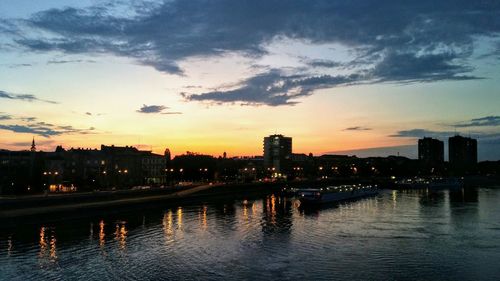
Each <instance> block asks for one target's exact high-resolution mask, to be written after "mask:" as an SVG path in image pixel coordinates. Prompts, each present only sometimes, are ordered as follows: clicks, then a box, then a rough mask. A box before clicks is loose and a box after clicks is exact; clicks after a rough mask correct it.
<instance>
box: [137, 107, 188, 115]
mask: <svg viewBox="0 0 500 281" xmlns="http://www.w3.org/2000/svg"><path fill="white" fill-rule="evenodd" d="M167 109H169V107H167V106H164V105H145V104H144V105H142V107H141V108H140V109H138V110H137V112H139V113H146V114H150V113H157V114H158V113H159V114H165V115H175V114H182V112H178V111H165V110H167Z"/></svg>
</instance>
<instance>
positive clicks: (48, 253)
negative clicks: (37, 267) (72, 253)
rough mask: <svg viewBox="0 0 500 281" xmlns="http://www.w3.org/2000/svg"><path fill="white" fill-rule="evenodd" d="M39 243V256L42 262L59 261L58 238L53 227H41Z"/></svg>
mask: <svg viewBox="0 0 500 281" xmlns="http://www.w3.org/2000/svg"><path fill="white" fill-rule="evenodd" d="M39 236H40V237H39V241H38V244H39V246H40V251H39V254H38V256H39V258H40V262H42V264H43V263H44V262H47V261H48V262H51V263H54V262H56V261H57V244H56V243H57V239H56V235H55V231H54V229H53V228H46V227H41V228H40V235H39Z"/></svg>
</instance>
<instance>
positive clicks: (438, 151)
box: [418, 138, 444, 165]
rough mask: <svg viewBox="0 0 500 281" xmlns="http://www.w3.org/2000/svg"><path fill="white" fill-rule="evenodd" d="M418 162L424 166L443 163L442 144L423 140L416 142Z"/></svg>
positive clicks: (436, 141)
mask: <svg viewBox="0 0 500 281" xmlns="http://www.w3.org/2000/svg"><path fill="white" fill-rule="evenodd" d="M418 160H420V161H421V162H422V163H423V164H426V165H436V164H437V165H439V164H442V163H443V162H444V142H442V141H440V140H437V139H433V138H423V139H419V140H418Z"/></svg>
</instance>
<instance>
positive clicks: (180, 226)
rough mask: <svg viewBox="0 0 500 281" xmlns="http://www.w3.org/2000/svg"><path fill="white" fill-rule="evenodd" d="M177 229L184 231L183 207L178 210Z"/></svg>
mask: <svg viewBox="0 0 500 281" xmlns="http://www.w3.org/2000/svg"><path fill="white" fill-rule="evenodd" d="M177 228H178V229H180V230H182V207H179V208H177Z"/></svg>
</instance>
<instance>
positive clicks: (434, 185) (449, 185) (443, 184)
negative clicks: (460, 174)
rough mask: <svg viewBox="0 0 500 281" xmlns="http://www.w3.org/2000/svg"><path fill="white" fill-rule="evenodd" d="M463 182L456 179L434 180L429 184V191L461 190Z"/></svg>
mask: <svg viewBox="0 0 500 281" xmlns="http://www.w3.org/2000/svg"><path fill="white" fill-rule="evenodd" d="M462 187H463V182H462V181H461V180H460V179H458V178H434V179H432V180H431V181H430V182H429V189H461V188H462Z"/></svg>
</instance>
